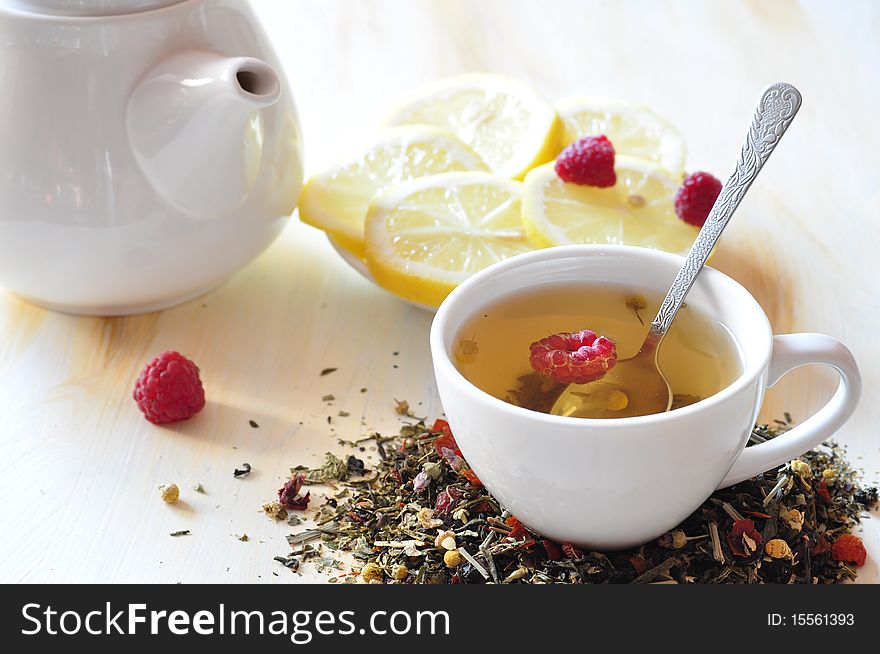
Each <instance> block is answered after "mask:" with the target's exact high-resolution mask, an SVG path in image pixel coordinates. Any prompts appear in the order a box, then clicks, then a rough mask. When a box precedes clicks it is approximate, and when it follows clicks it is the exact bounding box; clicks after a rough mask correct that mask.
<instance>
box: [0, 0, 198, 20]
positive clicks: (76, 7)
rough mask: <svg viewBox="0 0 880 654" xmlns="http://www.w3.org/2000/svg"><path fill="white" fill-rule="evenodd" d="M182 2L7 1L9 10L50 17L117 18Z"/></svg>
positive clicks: (113, 0)
mask: <svg viewBox="0 0 880 654" xmlns="http://www.w3.org/2000/svg"><path fill="white" fill-rule="evenodd" d="M179 2H183V0H7V2H6V5H7V8H9V9H17V10H19V11H25V12H30V13H37V14H50V15H52V16H81V17H82V16H119V15H122V14H135V13H139V12H142V11H149V10H150V9H160V8H162V7H167V6H169V5H175V4H178V3H179Z"/></svg>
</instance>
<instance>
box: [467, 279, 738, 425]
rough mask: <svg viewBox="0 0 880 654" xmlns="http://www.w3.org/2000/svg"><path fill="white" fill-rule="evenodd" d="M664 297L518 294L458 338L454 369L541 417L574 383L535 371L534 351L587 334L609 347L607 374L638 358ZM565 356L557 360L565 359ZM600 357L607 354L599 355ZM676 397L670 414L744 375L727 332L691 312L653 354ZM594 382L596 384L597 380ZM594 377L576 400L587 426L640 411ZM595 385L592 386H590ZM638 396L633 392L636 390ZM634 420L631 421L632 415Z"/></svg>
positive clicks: (587, 289)
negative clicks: (563, 337) (584, 406)
mask: <svg viewBox="0 0 880 654" xmlns="http://www.w3.org/2000/svg"><path fill="white" fill-rule="evenodd" d="M662 299H663V296H662V295H661V294H659V293H656V292H650V291H645V290H644V289H640V288H638V287H634V286H629V285H622V284H595V283H577V282H573V283H567V284H560V285H553V286H540V287H536V288H531V289H526V290H522V291H515V292H513V293H510V294H508V295H505V296H503V297H501V298H499V299H497V300H495V301H494V302H492V303H491V304H489V305H488V306H486V307H485V308H484V309H483V310H482V311H480V312H479V313H477V314H476V315H474V316H473V317H472V318H471V319H470V320H469V321H467V322H466V323H465V324H464V326H463V327H462V328H461V330H460V331H459V334H458V337H457V345H456V347H455V349H454V352H453V355H454V363H455V366H456V368H458V370H459V371H460V372H461V373H462V375H464V376H465V378H467V379H468V380H469V381H470V382H471V383H473V384H474V385H475V386H477V387H479V388H481V389H482V390H484V391H485V392H487V393H489V394H490V395H493V396H494V397H497V398H498V399H500V400H504V401H506V402H510V403H511V404H515V405H517V406H521V407H523V408H526V409H532V410H534V411H541V412H542V413H549V412H550V409H551V407H552V406H553V403H554V402H555V401H556V399H557V398H558V397H559V395H560V394H561V393H562V391H563V390H564V389H565V387H566V385H567V384H568V383H571V382H572V379H571V378H570V377H567V376H566V374H565V373H566V371H564V370H563V371H561V372H562V374H559V371H557V370H553V369H549V370H548V369H546V368H544V367H542V366H540V365H538V363H536V361H535V358H534V356H530V355H531V354H532V353H534V352H535V347H536V346H540V345H542V344H545V343H548V342H550V341H549V338H548V337H551V336H552V335H554V334H565V333H577V332H580V331H581V330H586V329H588V330H591V331H592V332H594V333H595V334H596V335H598V336H601V337H604V338H605V339H608V340H610V341H611V343H612V344H613V347H611V357H610V359H609V360H607V361H605V362H604V364H605V365H606V366H610V367H613V364H614V362H615V360H616V359H626V358H628V357H630V356H632V355H633V354H635V353H636V352H637V351H638V349H639V347H640V346H641V344H642V342H643V341H644V339H645V334H646V333H647V332H648V328H649V326H650V325H649V320H650V317H651V316H653V315H654V314H655V313H656V311H657V308H658V307H659V306H660V303H661V301H662ZM565 354H566V353H564V352H563V353H560V354H559V356H560V357H563V363H564V356H565ZM596 356H597V357H602V356H607V352H598V351H597V352H596ZM658 363H659V365H660V369H661V370H662V371H663V374H664V375H665V376H666V378H667V381H668V382H669V384H670V387H671V389H672V393H673V404H672V408H673V409H676V408H678V407H681V406H686V405H688V404H693V403H694V402H697V401H699V400H701V399H703V398H706V397H709V396H711V395H714V394H715V393H717V392H718V391H720V390H721V389H723V388H725V387H726V386H728V385H729V384H730V383H731V382H733V380H734V379H736V378H737V377H738V376H739V375H740V373H741V372H742V364H741V358H740V353H739V349H738V347H737V345H736V342H735V341H734V339H733V337H732V336H731V335H730V332H729V331H728V329H727V328H726V327H725V326H724V325H722V324H721V323H720V322H718V321H717V320H715V319H713V318H711V317H710V316H708V315H706V314H705V313H704V312H702V311H700V310H699V309H697V308H696V307H693V306H685V307H684V308H683V309H682V310H681V312H680V314H679V316H678V318H677V319H676V321H675V323H673V326H672V328H671V329H670V331H669V333H668V335H667V336H666V338H665V340H664V341H663V344H662V346H661V347H660V350H659V354H658ZM597 375H598V376H597ZM597 375H592V376H591V377H590V378H589V379H588V380H585V381H589V383H583V384H581V385H580V386H579V390H578V393H579V394H583V395H585V396H589V400H590V406H591V407H592V408H593V410H592V412H591V414H590V415H589V416H587V417H590V418H619V417H625V416H626V415H627V414H626V413H624V411H625V410H626V409H627V407H629V406H631V405H633V404H634V403H637V401H638V398H637V397H632V395H633V391H632V390H630V391H629V392H627V391H626V390H625V389H621V388H619V387H618V386H617V385H616V384H614V383H608V382H606V381H603V377H604V371H603V370H599V371H598V372H597ZM594 378H595V379H594ZM635 390H636V391H637V390H638V389H635ZM630 415H631V414H630Z"/></svg>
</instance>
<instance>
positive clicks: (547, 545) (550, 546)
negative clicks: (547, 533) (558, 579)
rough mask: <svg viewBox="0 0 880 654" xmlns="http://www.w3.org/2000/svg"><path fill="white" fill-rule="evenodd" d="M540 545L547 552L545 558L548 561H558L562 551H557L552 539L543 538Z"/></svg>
mask: <svg viewBox="0 0 880 654" xmlns="http://www.w3.org/2000/svg"><path fill="white" fill-rule="evenodd" d="M541 545H543V546H544V551H545V552H547V559H548V560H549V561H559V560H560V559H561V558H562V552H561V551H559V548H558V547H556V543H554V542H553V541H552V540H547V539H546V538H544V539H542V540H541Z"/></svg>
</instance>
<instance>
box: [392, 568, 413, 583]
mask: <svg viewBox="0 0 880 654" xmlns="http://www.w3.org/2000/svg"><path fill="white" fill-rule="evenodd" d="M391 576H392V577H394V578H395V579H397V581H403V580H404V579H406V578H407V576H409V568H407V567H406V566H405V565H403V564H401V565H396V566H394V567H393V568H391Z"/></svg>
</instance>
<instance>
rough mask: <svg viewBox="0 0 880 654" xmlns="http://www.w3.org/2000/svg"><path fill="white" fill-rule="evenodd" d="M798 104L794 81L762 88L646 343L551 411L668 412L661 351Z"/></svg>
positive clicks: (573, 388) (570, 391)
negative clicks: (727, 173) (732, 161)
mask: <svg viewBox="0 0 880 654" xmlns="http://www.w3.org/2000/svg"><path fill="white" fill-rule="evenodd" d="M800 106H801V94H800V92H799V91H798V90H797V89H796V88H795V87H794V86H792V85H791V84H788V83H786V82H777V83H776V84H771V85H770V86H768V87H767V88H766V89H764V92H763V93H761V98H760V99H759V100H758V107H757V109H756V110H755V115H754V118H752V124H751V125H750V126H749V133H748V135H747V136H746V141H745V143H744V144H743V146H742V151H741V152H740V155H739V160H738V161H737V163H736V168H734V170H733V172H732V173H731V174H730V177H728V178H727V183H725V184H724V187H723V188H722V189H721V193H720V194H719V195H718V199H717V200H715V205H714V206H713V207H712V210H711V211H710V212H709V216H708V218H706V222H705V224H704V225H703V227H702V229H700V233H699V234H697V238H696V240H695V241H694V244H693V245H692V246H691V250H690V252H688V255H687V258H686V259H685V261H684V265H682V267H681V270H679V271H678V274H677V275H676V276H675V280H674V281H673V282H672V287H671V288H670V289H669V292H668V293H667V294H666V297H665V298H664V299H663V303H662V304H661V305H660V310H659V311H658V312H657V316H656V317H655V318H654V321H653V322H652V323H651V329H650V330H649V331H648V335H647V336H646V337H645V342H644V343H643V344H642V347H641V348H640V349H639V351H638V353H637V354H636V355H635V356H632V357H630V358H628V359H622V360H619V361H618V362H617V364H616V365H615V366H614V367H613V368H612V369H611V370H609V371H608V372H607V373H605V376H604V377H603V378H602V379H600V380H598V381H594V382H590V383H588V384H571V385H569V386H567V387H566V388H565V390H564V391H563V392H562V395H560V396H559V398H558V399H557V400H556V403H555V404H554V405H553V408H552V409H551V410H550V413H552V414H555V415H560V416H575V417H581V418H626V417H630V416H641V415H648V414H651V413H662V412H664V411H669V410H670V408H671V406H672V391H671V389H670V388H669V383H668V382H667V381H666V378H665V377H664V376H663V373H662V372H661V371H660V368H659V366H658V365H657V350H658V348H659V347H660V343H661V342H662V340H663V337H664V336H665V335H666V332H667V331H669V327H670V326H671V325H672V321H673V320H674V319H675V316H676V315H677V314H678V310H679V309H680V308H681V305H682V302H683V301H684V298H685V296H686V295H687V294H688V291H690V290H691V287H692V286H693V284H694V281H695V280H696V278H697V275H699V274H700V271H701V270H702V269H703V266H704V265H705V263H706V259H708V258H709V254H710V253H711V252H712V248H714V247H715V244H716V243H717V242H718V239H719V238H720V237H721V232H723V231H724V228H725V227H727V223H728V222H730V219H731V217H732V216H733V214H734V212H735V211H736V209H737V207H739V203H740V202H741V201H742V199H743V197H745V194H746V191H748V190H749V187H750V186H751V185H752V182H754V181H755V178H756V177H757V176H758V173H759V172H761V168H762V167H763V166H764V163H765V162H766V161H767V159H769V158H770V154H771V153H772V152H773V149H774V148H775V147H776V144H777V143H779V140H780V139H781V138H782V135H783V134H785V130H786V129H788V126H789V125H790V124H791V121H792V119H794V116H795V114H796V113H797V112H798V109H800Z"/></svg>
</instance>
